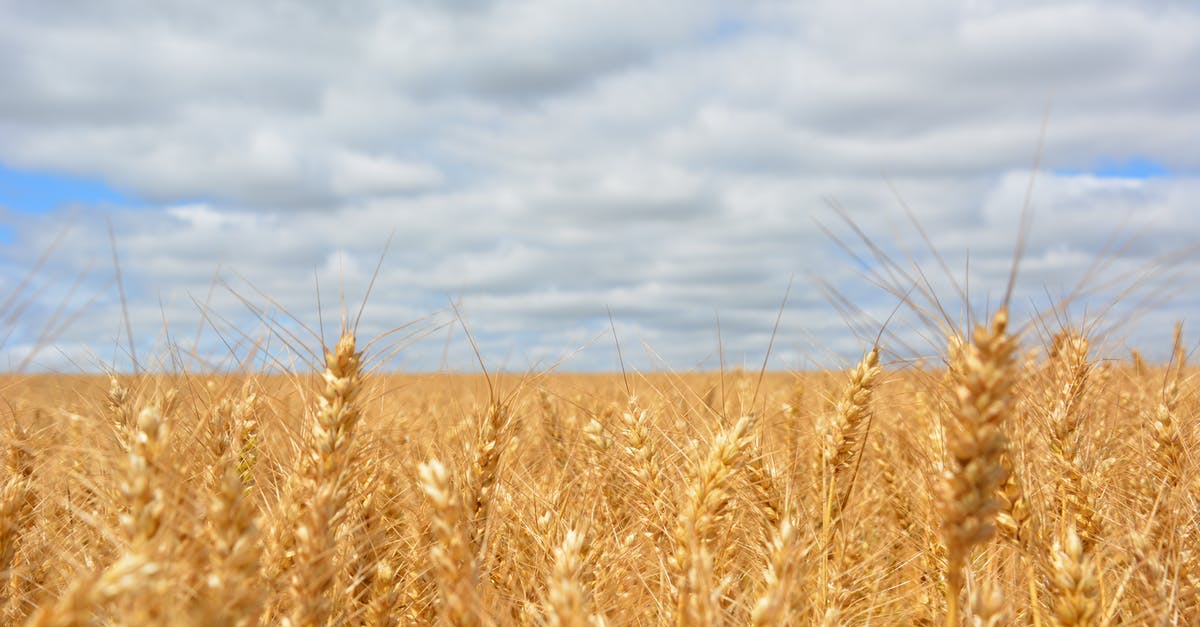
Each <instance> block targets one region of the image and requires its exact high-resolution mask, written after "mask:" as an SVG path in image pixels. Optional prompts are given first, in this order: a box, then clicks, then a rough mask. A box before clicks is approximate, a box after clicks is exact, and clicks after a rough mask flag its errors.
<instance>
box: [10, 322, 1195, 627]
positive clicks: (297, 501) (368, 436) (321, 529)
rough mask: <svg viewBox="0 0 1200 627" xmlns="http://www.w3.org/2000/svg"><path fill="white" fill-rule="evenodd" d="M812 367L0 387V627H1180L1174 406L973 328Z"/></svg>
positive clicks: (1011, 334) (1103, 370) (1181, 499)
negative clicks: (937, 352)
mask: <svg viewBox="0 0 1200 627" xmlns="http://www.w3.org/2000/svg"><path fill="white" fill-rule="evenodd" d="M983 322H985V323H986V324H982V325H980V326H977V327H976V329H975V330H974V331H973V333H972V334H971V336H970V337H952V338H949V339H948V340H947V349H946V352H945V355H944V358H943V359H942V361H941V363H933V362H930V363H926V364H924V365H923V366H913V365H901V364H893V363H888V362H887V361H886V360H881V358H880V351H878V350H876V349H871V350H869V351H868V352H866V353H865V354H864V355H863V357H862V360H861V361H860V362H859V363H858V364H857V365H856V366H855V367H853V368H852V369H850V370H848V371H846V372H826V373H804V374H787V373H767V374H766V375H765V376H760V374H759V373H756V372H745V371H730V372H726V373H723V374H721V373H711V374H677V375H672V374H655V375H639V374H635V373H629V374H627V375H622V374H613V375H551V374H546V375H541V376H535V375H530V376H526V377H517V376H512V375H507V376H495V377H486V378H485V377H484V376H469V375H427V376H416V375H412V376H401V375H383V374H381V375H372V374H370V373H367V372H364V370H363V368H362V363H363V359H364V357H363V355H362V354H361V353H360V352H359V349H358V347H357V346H356V343H355V338H354V337H353V335H351V334H348V333H347V334H344V335H343V336H342V338H341V340H340V341H339V342H337V343H336V344H335V345H332V346H330V347H329V348H328V349H327V350H326V357H325V362H326V363H325V367H326V369H325V371H324V373H321V375H320V376H316V375H310V376H282V375H221V376H203V375H177V376H171V377H167V376H157V377H155V376H143V377H130V376H115V377H112V378H108V377H65V376H9V377H8V378H5V379H3V382H2V387H0V391H2V393H3V398H4V407H3V412H4V421H3V424H4V426H5V429H6V432H5V439H4V442H5V449H6V450H5V456H6V464H5V469H6V472H5V474H4V475H3V477H4V479H3V503H2V505H0V521H2V523H0V560H2V561H0V572H3V574H4V579H5V581H4V585H3V587H2V588H0V590H3V592H2V593H0V594H2V596H0V608H2V610H3V622H4V623H5V624H22V623H24V624H28V625H87V624H170V625H275V624H289V625H327V624H337V625H342V624H350V625H358V624H366V625H398V624H399V625H424V624H450V625H480V624H483V625H488V624H518V625H588V624H592V625H599V624H608V625H660V624H671V623H674V624H677V625H715V624H729V625H744V624H752V625H780V624H794V625H807V624H826V625H841V624H845V625H865V624H874V625H906V624H907V625H919V624H951V625H954V624H977V625H1002V624H1009V623H1014V624H1035V625H1055V624H1061V625H1095V624H1189V623H1191V622H1192V621H1194V620H1195V619H1196V617H1197V616H1198V615H1200V561H1198V559H1197V556H1196V551H1197V547H1198V546H1200V520H1198V517H1197V511H1200V508H1198V507H1197V497H1198V496H1200V481H1198V480H1197V475H1198V473H1197V470H1198V468H1197V463H1196V459H1195V456H1194V453H1193V452H1194V451H1195V450H1196V439H1197V436H1198V433H1197V428H1196V421H1195V419H1194V416H1195V415H1196V412H1197V409H1198V404H1197V398H1196V394H1195V383H1194V380H1193V379H1192V378H1191V377H1190V376H1189V371H1188V370H1187V369H1186V367H1185V361H1186V360H1185V357H1186V352H1187V351H1186V349H1185V344H1184V340H1183V339H1182V338H1180V337H1179V336H1178V333H1177V340H1176V345H1175V348H1174V351H1173V358H1172V359H1171V361H1170V363H1168V364H1166V365H1161V364H1160V365H1157V366H1155V365H1147V364H1146V363H1144V362H1143V361H1142V360H1141V358H1140V357H1139V356H1138V355H1137V354H1136V353H1135V354H1133V355H1131V356H1130V359H1129V361H1124V362H1122V361H1113V360H1099V359H1097V358H1096V357H1095V356H1094V355H1093V354H1092V352H1091V351H1090V350H1089V340H1088V338H1087V337H1085V336H1084V335H1082V334H1081V332H1080V331H1079V330H1074V329H1064V330H1061V331H1060V332H1058V333H1056V334H1053V335H1052V336H1051V337H1049V338H1047V339H1045V340H1044V341H1042V340H1039V338H1038V337H1036V336H1029V337H1026V336H1023V335H1020V334H1018V333H1017V332H1015V331H1014V330H1013V327H1012V326H1010V325H1009V323H1008V320H1007V313H1006V312H1005V311H1004V310H1001V311H1000V312H999V313H998V314H997V315H995V316H994V317H993V318H992V319H991V320H990V321H983Z"/></svg>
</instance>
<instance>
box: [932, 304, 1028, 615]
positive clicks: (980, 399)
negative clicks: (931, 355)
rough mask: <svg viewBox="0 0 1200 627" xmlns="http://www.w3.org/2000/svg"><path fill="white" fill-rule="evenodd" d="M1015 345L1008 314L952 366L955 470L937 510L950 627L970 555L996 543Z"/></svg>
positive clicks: (950, 448) (950, 443)
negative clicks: (943, 556)
mask: <svg viewBox="0 0 1200 627" xmlns="http://www.w3.org/2000/svg"><path fill="white" fill-rule="evenodd" d="M1016 349H1017V343H1016V340H1015V339H1014V338H1013V337H1012V336H1010V335H1009V334H1008V310H1007V309H1001V310H1000V311H998V312H996V315H995V316H993V317H992V322H991V326H990V328H989V327H983V326H979V327H977V328H976V329H975V333H974V337H973V339H972V342H971V343H970V344H967V345H965V346H963V348H962V350H961V351H960V352H959V353H958V355H956V356H954V357H953V359H954V361H953V362H952V363H951V364H950V373H951V376H952V377H953V388H952V394H953V395H952V397H951V399H950V404H949V416H948V417H947V421H946V450H947V452H948V453H949V455H950V460H949V467H948V468H947V469H946V471H945V474H944V476H943V477H942V484H941V491H940V500H939V502H938V509H939V511H940V512H941V515H942V537H943V541H944V542H945V545H946V625H947V626H949V627H952V626H955V625H957V624H958V613H959V595H960V594H961V590H962V586H963V568H964V567H965V566H966V563H967V560H968V559H969V558H970V556H971V551H972V550H973V549H974V548H975V547H977V546H979V545H981V544H983V543H985V542H987V541H988V540H990V539H991V537H992V535H993V534H994V533H995V531H996V526H995V522H994V521H995V517H996V512H998V511H999V510H1000V507H1001V501H1000V499H999V498H998V496H997V494H996V492H997V490H998V489H999V487H1000V485H1001V484H1002V483H1003V482H1004V478H1005V476H1006V475H1007V471H1006V470H1005V468H1004V466H1003V464H1001V461H1000V458H1001V455H1003V453H1004V447H1005V442H1006V439H1005V436H1004V431H1003V429H1004V421H1005V419H1006V418H1007V417H1008V412H1009V409H1010V408H1011V406H1012V389H1013V385H1014V383H1015V382H1016V379H1017V377H1016V372H1015V362H1014V359H1013V357H1014V355H1015V353H1016Z"/></svg>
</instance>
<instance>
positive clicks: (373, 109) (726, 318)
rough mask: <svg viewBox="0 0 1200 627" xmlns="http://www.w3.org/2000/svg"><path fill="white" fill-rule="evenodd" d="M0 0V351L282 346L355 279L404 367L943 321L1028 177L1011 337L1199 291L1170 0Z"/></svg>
mask: <svg viewBox="0 0 1200 627" xmlns="http://www.w3.org/2000/svg"><path fill="white" fill-rule="evenodd" d="M0 12H2V13H3V15H4V19H2V20H0V85H4V89H3V90H2V91H0V251H2V252H0V325H2V326H0V368H9V369H24V370H46V371H56V372H78V371H88V372H94V371H100V370H106V369H107V370H121V371H129V370H132V369H135V368H138V369H151V370H170V369H179V368H186V369H203V368H234V367H238V366H239V364H245V363H251V364H254V365H257V366H272V367H281V368H304V367H306V364H308V363H309V362H308V361H306V359H307V360H311V355H312V354H313V352H314V350H315V349H316V348H318V347H319V346H320V338H319V336H321V335H322V334H323V335H324V337H325V338H326V340H330V341H332V340H333V339H334V336H335V335H336V333H337V330H338V326H339V319H340V318H341V316H342V313H341V311H342V309H345V311H346V316H347V318H348V319H349V320H350V321H351V322H353V321H355V320H356V319H357V320H358V327H357V328H358V334H359V336H360V337H361V338H363V341H365V340H367V339H370V338H375V337H380V336H382V337H381V339H380V340H379V341H378V342H376V343H375V344H374V345H373V346H372V348H371V349H370V354H371V355H373V356H374V359H373V363H376V364H380V365H382V366H384V367H387V368H396V369H403V370H432V369H443V368H444V369H450V370H463V371H469V370H472V369H477V368H478V363H477V357H476V353H475V351H474V350H473V349H472V342H471V341H469V340H468V337H467V335H466V332H465V331H464V329H467V330H469V331H470V334H471V338H472V339H473V341H474V343H475V344H476V345H477V346H478V348H479V354H481V355H482V358H483V361H484V363H485V364H486V365H487V367H488V368H490V369H507V370H512V371H518V372H521V371H530V370H542V369H546V368H549V367H557V368H561V369H563V370H579V371H589V370H591V371H605V370H615V369H617V368H619V367H620V366H621V364H622V363H624V364H625V365H626V366H628V367H630V368H635V369H639V370H662V369H672V370H686V369H696V368H700V369H716V368H718V367H721V365H722V364H724V365H725V366H726V367H738V366H745V367H747V368H757V367H759V365H760V364H761V363H762V361H763V359H764V356H765V355H767V354H768V347H770V362H769V363H770V366H771V367H772V368H808V367H814V366H827V365H831V364H832V365H836V364H839V363H843V362H844V361H847V360H854V359H855V358H856V357H857V356H858V355H860V354H861V352H862V351H863V349H864V346H866V344H867V343H869V342H872V341H874V338H875V337H876V335H878V334H879V331H880V329H881V327H882V325H883V322H884V321H885V320H887V319H888V318H889V316H891V315H892V313H893V311H897V313H896V316H895V317H894V318H893V319H892V322H891V323H890V324H889V325H888V327H887V332H886V333H884V334H883V335H882V338H883V342H884V344H885V348H886V350H887V351H888V352H887V354H888V355H889V356H891V358H893V359H905V358H911V357H920V356H929V355H936V353H937V351H938V350H939V347H940V346H941V345H942V344H944V339H943V337H944V336H942V335H941V334H943V333H944V332H945V329H944V328H939V326H943V325H940V324H939V322H938V320H937V319H936V318H937V317H936V316H932V315H931V312H934V311H936V307H935V305H934V303H933V301H932V300H931V299H930V298H929V297H928V295H927V294H926V292H932V293H934V294H936V299H937V303H938V304H939V305H940V306H941V307H942V308H944V310H945V312H946V313H945V315H944V316H942V317H941V320H942V322H943V323H951V324H955V325H960V326H961V325H962V324H964V322H965V321H967V320H968V319H969V318H970V316H976V317H977V316H980V315H986V313H987V312H988V311H993V310H994V309H995V308H996V306H998V304H999V303H1000V302H1002V301H1003V299H1004V295H1005V293H1006V290H1007V287H1008V278H1009V275H1010V269H1011V267H1012V261H1013V258H1014V250H1015V247H1016V244H1017V242H1018V239H1019V237H1018V233H1019V232H1020V225H1021V223H1022V215H1023V213H1022V212H1023V210H1024V208H1025V207H1026V206H1028V207H1030V208H1031V210H1032V211H1031V214H1030V215H1032V219H1031V222H1030V227H1029V229H1028V231H1027V234H1026V236H1025V237H1024V238H1022V239H1021V241H1023V242H1024V245H1025V249H1024V254H1023V256H1022V257H1021V263H1020V264H1019V273H1018V276H1017V282H1016V284H1015V285H1014V286H1013V290H1012V297H1011V298H1012V304H1013V308H1014V312H1016V313H1017V314H1018V315H1017V316H1016V318H1017V319H1018V320H1019V322H1020V323H1021V328H1022V329H1023V331H1024V333H1025V339H1026V342H1027V344H1028V345H1030V346H1033V345H1036V344H1038V343H1039V342H1043V341H1044V339H1045V336H1046V334H1047V333H1048V332H1050V331H1047V329H1050V330H1051V331H1052V330H1053V329H1054V328H1056V325H1058V324H1061V321H1062V320H1069V321H1070V322H1071V323H1073V324H1090V325H1094V329H1095V332H1096V334H1097V337H1098V341H1097V344H1102V345H1103V346H1104V347H1105V348H1104V350H1105V351H1108V352H1109V353H1111V354H1112V355H1120V354H1123V353H1125V352H1127V351H1128V350H1129V348H1131V347H1133V346H1139V347H1141V348H1142V349H1143V352H1145V353H1147V354H1151V355H1154V354H1163V353H1165V349H1166V346H1167V344H1168V343H1169V339H1170V332H1171V331H1170V328H1171V325H1172V323H1173V322H1174V321H1175V320H1188V319H1189V318H1191V319H1195V318H1196V312H1197V306H1198V305H1200V297H1197V296H1195V294H1196V293H1197V291H1196V290H1195V289H1193V288H1194V287H1195V284H1194V283H1195V281H1196V280H1197V276H1196V272H1195V271H1194V270H1193V268H1195V267H1197V264H1196V261H1197V259H1196V255H1195V254H1192V253H1193V252H1194V251H1193V248H1194V247H1195V246H1196V245H1197V244H1200V150H1197V146H1200V80H1196V78H1195V76H1196V68H1200V8H1197V5H1196V4H1195V3H1191V2H1170V1H1144V2H1137V1H1132V0H1131V1H1115V0H1114V1H1100V2H1054V1H1051V2H1019V1H1018V2H998V1H985V0H975V1H948V0H935V1H928V2H916V3H896V2H890V1H883V0H867V1H866V2H861V3H845V2H835V1H821V0H816V1H812V2H782V1H768V0H749V1H746V2H737V3H731V2H708V1H705V0H686V1H685V0H664V1H662V2H654V3H645V2H632V1H627V0H610V1H605V2H600V1H592V0H565V1H561V2H554V3H545V2H535V1H532V0H508V1H504V2H489V1H487V0H456V1H447V2H430V1H421V0H413V1H411V2H370V1H363V2H339V3H331V2H317V1H311V2H307V1H286V0H280V1H276V2H261V3H226V2H205V3H197V2H177V1H173V0H165V1H163V2H155V3H141V2H129V1H123V0H87V1H84V0H74V1H63V2H54V3H39V2H17V1H14V0H0ZM856 229H858V230H860V231H861V232H862V233H863V235H865V238H866V239H865V240H864V239H862V238H860V237H859V236H858V235H857V234H856ZM110 234H111V236H110ZM868 241H869V243H868ZM385 250H386V255H384V252H385ZM872 250H876V251H879V252H880V254H879V255H878V256H877V255H872V252H871V251H872ZM114 253H115V254H114ZM381 255H382V257H381ZM883 255H886V260H885V259H884V258H883ZM114 257H115V259H116V260H117V262H116V263H114ZM381 259H382V262H381V261H380V260H381ZM376 267H378V268H379V269H378V271H377V272H376ZM118 268H119V271H120V272H119V276H120V279H119V280H118V278H117V277H118V272H117V269H118ZM373 277H374V281H373V282H372V278H373ZM922 277H923V278H922ZM789 286H790V287H789ZM926 286H927V287H926ZM963 287H965V288H966V289H960V288H963ZM368 289H370V291H369V298H366V299H365V306H363V302H364V297H365V296H366V295H367V294H368ZM910 290H911V291H910ZM904 294H908V298H907V300H908V301H909V302H908V303H906V304H902V303H901V300H902V299H901V296H903V295H904ZM785 296H786V305H783V307H782V309H781V304H782V303H783V302H784V299H785ZM1066 297H1070V300H1069V301H1068V302H1069V307H1066V308H1065V309H1064V310H1063V311H1057V310H1056V309H1055V305H1056V303H1061V302H1063V299H1064V298H1066ZM342 303H345V307H344V308H343V307H342V306H341V304H342ZM847 303H852V304H853V305H852V306H848V305H847ZM360 310H361V317H359V312H360ZM781 311H782V313H780V312H781ZM968 312H969V313H968ZM777 320H778V330H777V331H774V332H773V330H774V329H775V328H776V323H777ZM614 330H615V336H616V337H617V338H618V339H619V341H620V347H621V350H620V352H619V353H618V351H617V343H616V342H615V341H614V333H613V331H614ZM772 337H774V340H773V341H772ZM131 338H132V341H131ZM172 347H173V350H172ZM393 353H394V354H393Z"/></svg>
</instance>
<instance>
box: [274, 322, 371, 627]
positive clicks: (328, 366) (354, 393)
mask: <svg viewBox="0 0 1200 627" xmlns="http://www.w3.org/2000/svg"><path fill="white" fill-rule="evenodd" d="M361 377H362V355H361V353H359V352H357V351H356V350H355V340H354V334H353V333H349V332H345V333H343V334H342V336H341V338H340V339H339V340H338V343H337V346H336V348H334V349H333V350H326V351H325V372H324V374H323V379H324V383H325V385H324V388H323V389H322V391H321V394H320V395H319V396H318V397H317V406H316V408H315V410H314V412H313V422H312V436H311V440H310V442H309V446H310V447H311V448H310V450H309V452H308V458H307V459H306V462H307V463H306V464H305V466H304V468H303V471H304V481H305V496H306V498H307V499H308V500H307V502H306V503H305V507H304V515H303V516H301V518H300V525H299V527H298V528H297V530H296V553H295V556H296V557H295V559H296V563H295V566H294V567H293V570H292V574H291V577H290V596H291V600H292V613H291V615H290V616H289V617H288V619H287V624H289V625H292V626H293V627H307V626H308V625H323V624H325V623H326V622H327V621H329V620H330V619H331V618H332V617H333V613H334V607H333V599H332V595H333V593H334V582H335V581H336V579H337V563H336V560H335V558H336V551H337V547H338V535H339V534H338V531H339V528H340V527H341V525H342V522H343V521H344V519H345V517H346V513H347V509H346V504H347V501H348V500H349V499H350V497H351V495H352V494H353V490H354V476H355V468H354V463H355V460H356V455H355V454H356V450H355V447H354V432H355V427H356V426H357V424H358V420H359V417H360V415H361V408H360V406H359V402H358V395H359V393H360V391H361V389H362V381H361Z"/></svg>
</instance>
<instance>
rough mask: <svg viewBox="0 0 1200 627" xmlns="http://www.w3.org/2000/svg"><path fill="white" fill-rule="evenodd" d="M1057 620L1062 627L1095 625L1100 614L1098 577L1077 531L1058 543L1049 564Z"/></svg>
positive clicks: (1056, 542) (1073, 531) (1072, 531)
mask: <svg viewBox="0 0 1200 627" xmlns="http://www.w3.org/2000/svg"><path fill="white" fill-rule="evenodd" d="M1049 570H1050V572H1049V578H1050V584H1051V587H1052V588H1053V594H1054V597H1053V603H1054V620H1055V623H1056V624H1058V625H1062V626H1063V627H1075V626H1076V625H1078V626H1081V627H1086V626H1087V625H1093V624H1095V620H1096V618H1097V615H1098V612H1099V609H1100V608H1099V603H1098V599H1097V595H1098V592H1099V575H1098V574H1097V572H1096V568H1095V566H1094V565H1093V562H1092V558H1091V556H1089V555H1088V554H1087V552H1086V549H1085V547H1084V543H1083V541H1082V539H1080V537H1079V535H1078V534H1077V533H1076V532H1075V529H1073V528H1068V530H1067V532H1066V534H1064V536H1063V538H1062V539H1059V540H1056V541H1055V543H1054V549H1053V552H1052V557H1051V561H1050V569H1049Z"/></svg>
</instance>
